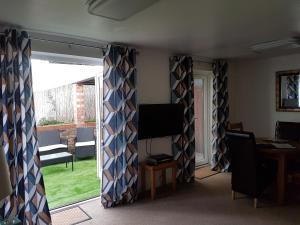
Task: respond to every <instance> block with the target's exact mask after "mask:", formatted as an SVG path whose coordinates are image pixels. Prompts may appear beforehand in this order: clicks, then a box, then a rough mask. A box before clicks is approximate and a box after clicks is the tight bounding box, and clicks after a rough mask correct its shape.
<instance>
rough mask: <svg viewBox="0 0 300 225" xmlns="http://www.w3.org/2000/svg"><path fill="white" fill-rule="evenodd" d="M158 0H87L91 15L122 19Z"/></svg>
mask: <svg viewBox="0 0 300 225" xmlns="http://www.w3.org/2000/svg"><path fill="white" fill-rule="evenodd" d="M158 1H159V0H87V4H88V11H89V13H90V14H92V15H96V16H100V17H104V18H108V19H112V20H118V21H122V20H125V19H127V18H129V17H131V16H133V15H134V14H136V13H138V12H141V11H143V10H145V9H146V8H148V7H149V6H151V5H152V4H154V3H156V2H158Z"/></svg>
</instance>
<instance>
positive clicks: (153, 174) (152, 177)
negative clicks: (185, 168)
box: [141, 160, 177, 200]
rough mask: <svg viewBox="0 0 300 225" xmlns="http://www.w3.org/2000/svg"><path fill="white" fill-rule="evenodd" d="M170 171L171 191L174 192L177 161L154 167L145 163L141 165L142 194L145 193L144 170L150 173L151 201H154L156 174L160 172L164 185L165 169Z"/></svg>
mask: <svg viewBox="0 0 300 225" xmlns="http://www.w3.org/2000/svg"><path fill="white" fill-rule="evenodd" d="M168 168H170V169H172V189H173V191H175V190H176V171H177V161H175V160H173V161H170V162H166V163H161V164H158V165H156V166H152V165H147V164H146V163H141V182H142V184H141V185H142V187H141V188H142V192H145V191H146V170H148V171H149V172H150V182H151V199H152V200H154V199H155V195H156V172H157V171H161V172H162V185H166V169H168Z"/></svg>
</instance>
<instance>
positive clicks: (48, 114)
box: [34, 84, 96, 124]
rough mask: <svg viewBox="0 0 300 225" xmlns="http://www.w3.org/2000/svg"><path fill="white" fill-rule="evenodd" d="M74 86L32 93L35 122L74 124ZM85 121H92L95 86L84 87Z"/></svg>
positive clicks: (94, 116) (93, 117) (93, 116)
mask: <svg viewBox="0 0 300 225" xmlns="http://www.w3.org/2000/svg"><path fill="white" fill-rule="evenodd" d="M74 85H75V84H70V85H65V86H61V87H58V88H53V89H49V90H45V91H39V92H34V101H35V114H36V121H37V123H38V124H39V122H40V121H41V120H48V121H54V120H56V121H60V122H65V123H72V122H74V105H75V104H74V96H75V93H74V89H75V88H74ZM84 101H85V109H88V110H85V120H94V119H95V118H96V113H95V111H96V110H95V86H93V85H86V86H84Z"/></svg>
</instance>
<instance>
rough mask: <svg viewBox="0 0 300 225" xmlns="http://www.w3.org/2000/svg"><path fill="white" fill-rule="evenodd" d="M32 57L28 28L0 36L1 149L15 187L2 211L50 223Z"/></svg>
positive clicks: (32, 224)
mask: <svg viewBox="0 0 300 225" xmlns="http://www.w3.org/2000/svg"><path fill="white" fill-rule="evenodd" d="M30 57H31V42H30V40H29V38H28V34H27V33H26V32H21V33H19V32H17V31H16V30H9V31H6V32H5V35H1V36H0V76H1V80H0V82H1V84H0V89H1V91H0V95H1V96H0V118H1V119H0V141H1V149H0V151H4V152H5V154H6V159H7V163H8V166H9V170H10V179H11V184H12V188H13V193H12V194H11V196H10V197H7V199H6V200H5V203H4V205H3V207H2V208H1V209H0V215H1V217H2V218H8V217H11V216H17V217H18V218H19V219H20V220H21V221H22V223H23V224H30V225H35V224H46V225H47V224H51V218H50V214H49V208H48V203H47V199H46V196H45V188H44V182H43V177H42V174H41V170H40V159H39V152H38V142H37V138H36V137H37V135H36V121H35V118H34V104H33V95H32V92H33V90H32V77H31V62H30ZM0 185H1V184H0Z"/></svg>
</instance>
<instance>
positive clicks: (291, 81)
mask: <svg viewBox="0 0 300 225" xmlns="http://www.w3.org/2000/svg"><path fill="white" fill-rule="evenodd" d="M299 78H300V75H293V76H287V99H298V98H299Z"/></svg>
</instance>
